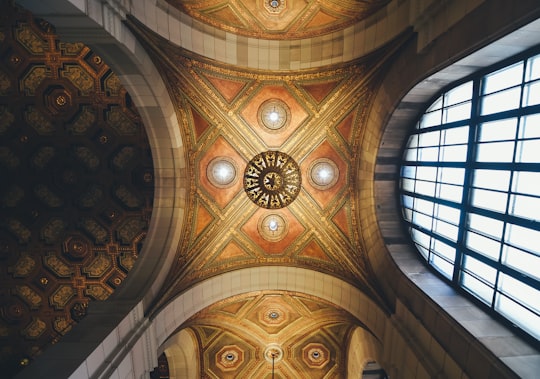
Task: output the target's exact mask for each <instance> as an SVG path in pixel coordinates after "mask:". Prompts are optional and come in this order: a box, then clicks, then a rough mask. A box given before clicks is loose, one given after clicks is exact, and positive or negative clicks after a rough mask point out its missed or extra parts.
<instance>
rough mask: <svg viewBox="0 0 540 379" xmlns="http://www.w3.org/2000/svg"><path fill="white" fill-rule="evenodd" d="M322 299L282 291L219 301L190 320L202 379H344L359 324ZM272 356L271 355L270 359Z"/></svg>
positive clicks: (190, 328)
mask: <svg viewBox="0 0 540 379" xmlns="http://www.w3.org/2000/svg"><path fill="white" fill-rule="evenodd" d="M355 323H357V321H356V320H355V319H354V317H352V316H351V315H350V314H348V313H347V312H345V311H343V310H340V309H338V308H336V307H335V306H333V305H331V304H329V303H326V302H324V301H322V300H320V299H317V298H313V297H309V296H306V295H303V294H295V293H288V292H282V291H275V292H266V291H265V292H258V293H248V294H244V295H241V296H235V297H232V298H229V299H226V300H224V301H221V302H218V303H216V304H214V305H212V306H210V307H208V308H207V309H205V310H203V311H201V312H199V313H197V314H196V315H194V316H193V317H192V318H191V319H190V320H188V321H186V323H185V324H184V326H183V328H187V330H189V331H190V332H191V333H192V335H193V336H194V338H195V340H196V341H197V345H198V348H199V355H200V356H201V357H202V363H203V364H202V365H200V367H199V368H200V375H199V377H201V378H216V379H218V378H219V379H225V378H227V379H229V378H230V379H233V378H271V377H272V376H271V371H272V359H271V354H272V353H274V354H275V355H274V371H275V373H274V376H273V377H274V378H276V379H278V378H279V379H281V378H295V379H300V378H304V379H313V378H344V377H345V376H346V373H347V371H346V367H347V366H346V357H345V355H344V351H345V350H343V349H342V346H343V345H344V344H346V343H347V340H348V339H349V335H350V332H351V331H352V330H354V329H355V328H356V327H358V326H359V325H357V324H355ZM269 354H270V356H269Z"/></svg>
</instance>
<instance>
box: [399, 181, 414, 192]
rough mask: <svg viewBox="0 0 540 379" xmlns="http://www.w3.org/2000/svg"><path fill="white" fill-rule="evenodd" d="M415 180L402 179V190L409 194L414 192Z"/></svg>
mask: <svg viewBox="0 0 540 379" xmlns="http://www.w3.org/2000/svg"><path fill="white" fill-rule="evenodd" d="M414 183H415V181H414V179H405V178H403V179H401V189H403V190H404V191H408V192H414Z"/></svg>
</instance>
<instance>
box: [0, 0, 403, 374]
mask: <svg viewBox="0 0 540 379" xmlns="http://www.w3.org/2000/svg"><path fill="white" fill-rule="evenodd" d="M169 3H170V4H171V5H173V6H174V7H176V8H177V10H178V11H181V12H184V13H186V14H188V15H189V16H191V17H192V18H193V19H194V20H196V22H197V23H199V25H200V26H201V27H204V25H210V26H213V27H216V28H218V29H220V30H222V31H224V32H225V31H226V32H230V33H234V34H237V35H238V36H247V37H257V38H265V39H280V40H289V39H290V40H292V39H298V38H306V37H317V36H320V37H321V38H324V36H327V35H329V34H330V33H331V32H333V31H337V30H343V29H344V28H347V27H349V26H351V25H352V24H353V23H355V22H358V21H359V20H361V19H363V18H365V17H367V16H368V15H372V14H373V13H375V12H376V11H377V10H379V9H381V7H383V6H384V5H385V4H386V3H388V1H386V0H385V1H381V0H373V1H349V0H346V1H318V0H281V1H266V0H264V1H263V0H260V1H256V2H255V1H248V0H246V1H228V0H227V1H223V0H207V1H188V0H186V1H181V0H169ZM11 17H12V18H9V17H6V16H4V17H3V19H2V42H3V43H2V48H1V54H2V61H1V66H0V69H1V70H0V75H1V76H0V90H1V91H2V92H1V93H0V95H1V100H2V103H1V104H0V105H1V108H0V112H3V113H2V120H1V122H0V133H1V134H0V137H1V142H2V144H1V147H0V160H1V163H2V164H3V166H2V170H3V171H2V173H3V175H4V176H11V177H12V178H13V179H12V180H10V181H9V184H10V185H9V186H6V185H2V196H3V199H4V200H3V203H2V211H3V212H6V213H3V220H4V223H3V226H2V232H1V233H2V234H1V236H2V249H3V250H2V251H1V254H2V256H1V257H0V258H2V259H3V261H2V267H3V271H2V273H1V275H2V276H1V278H2V293H1V295H2V296H3V297H2V301H3V305H2V307H3V308H2V309H3V311H2V324H1V325H2V327H1V328H0V332H1V333H0V338H7V339H6V341H7V340H9V341H12V342H10V344H12V346H13V347H12V349H11V351H9V352H8V351H6V350H5V349H4V351H3V354H4V357H5V360H4V363H5V364H6V365H8V366H9V365H13V362H15V365H17V364H19V365H20V364H21V362H23V361H21V359H31V358H32V356H33V354H34V355H35V354H38V353H39V351H40V350H41V349H43V348H45V346H46V345H47V344H48V343H52V342H55V341H56V340H58V339H59V338H61V335H62V334H64V333H65V331H66V330H67V329H68V328H69V325H70V323H72V322H74V321H76V317H75V315H78V313H77V310H76V308H75V307H76V306H78V307H83V309H84V307H86V305H87V304H88V301H91V300H102V299H105V298H107V297H108V296H109V295H110V294H111V293H112V292H113V291H114V289H115V288H116V287H117V286H118V285H120V284H121V282H122V280H123V279H124V278H125V276H126V275H127V274H128V272H129V269H130V268H131V267H132V266H133V264H134V262H135V258H136V256H137V254H138V251H139V248H140V244H141V243H143V237H144V232H145V230H146V228H147V224H148V219H149V215H150V213H151V209H152V208H151V205H152V204H151V196H152V183H153V181H152V175H151V161H150V158H151V157H150V155H149V153H148V143H147V141H146V137H145V136H144V133H142V132H141V131H142V124H141V123H140V120H139V117H138V115H137V113H136V110H135V108H134V105H133V104H132V103H131V101H130V98H129V95H128V94H126V93H125V91H124V90H123V89H122V87H121V85H120V84H119V82H118V80H116V79H115V75H114V73H112V72H111V71H110V70H109V69H108V67H107V66H106V62H102V61H101V58H100V57H99V56H97V55H95V54H94V53H93V52H92V51H91V50H90V49H88V48H87V47H85V46H84V45H77V44H63V43H60V42H58V39H57V38H58V37H57V36H56V35H54V32H53V30H52V29H45V30H44V29H43V28H44V27H46V28H47V27H49V26H48V25H47V24H46V23H39V22H37V21H33V20H32V18H31V16H30V15H25V16H23V17H22V18H21V19H19V18H20V17H21V16H20V15H19V16H13V15H12V16H11ZM18 17H19V18H18ZM127 24H128V26H129V27H130V28H131V30H132V31H133V33H134V34H135V35H136V36H137V37H138V38H139V40H140V41H141V42H142V44H143V45H144V46H145V48H146V50H147V52H148V53H149V55H150V56H151V57H152V58H153V60H154V64H155V65H156V67H157V68H158V70H159V71H160V73H161V75H162V76H163V79H164V81H165V82H166V83H167V85H168V91H169V94H170V96H171V98H172V100H173V103H174V105H175V108H176V115H177V118H178V122H179V125H180V130H179V133H180V134H181V135H182V140H183V142H184V145H185V147H186V151H187V152H188V156H186V157H185V158H186V161H187V162H188V167H187V176H188V178H189V181H190V185H189V193H188V194H187V195H186V196H187V201H188V204H189V206H188V208H187V211H186V214H185V217H186V220H187V221H188V222H185V223H184V225H187V226H186V227H185V228H184V230H182V233H181V241H180V243H179V245H178V246H179V248H178V250H177V254H176V259H175V260H174V263H173V265H172V266H171V268H170V272H169V274H168V276H167V279H166V281H165V285H164V286H163V288H162V290H161V292H160V295H159V296H158V298H159V300H158V301H157V302H156V303H155V304H154V306H153V310H151V312H155V311H157V310H159V309H160V308H161V307H162V306H164V305H165V304H167V303H168V302H169V301H171V300H172V299H173V298H174V297H175V296H177V295H178V294H180V293H182V292H183V291H185V290H186V289H187V288H189V287H190V286H193V285H194V284H196V283H199V282H201V281H203V280H205V279H207V278H209V277H212V276H215V275H218V274H220V273H223V272H225V271H231V270H236V269H239V268H246V267H253V266H258V265H282V266H294V267H302V268H307V269H311V270H316V271H320V272H324V273H328V274H331V275H335V276H337V277H339V278H341V279H344V280H346V281H348V282H350V283H351V284H353V285H354V286H356V287H358V288H360V289H362V290H363V291H364V292H365V293H366V294H367V295H368V296H370V297H371V298H372V299H373V300H374V301H375V302H376V303H378V304H379V306H381V307H382V308H383V309H385V308H386V304H385V300H384V299H382V298H380V297H379V295H378V294H379V291H378V290H377V287H378V284H377V282H376V280H375V277H374V275H373V274H372V271H371V268H370V264H369V261H368V259H367V257H366V255H365V254H364V249H363V244H362V241H361V240H360V237H359V235H358V231H357V225H358V210H357V209H358V204H359V202H363V201H371V200H370V199H364V198H363V194H362V193H360V192H359V191H358V189H357V188H356V186H355V183H356V182H357V179H358V178H357V172H358V171H359V167H360V165H361V164H362V162H361V161H360V160H359V152H358V149H359V146H360V144H361V142H362V141H363V139H365V138H370V136H369V134H368V133H367V132H366V130H365V128H364V125H365V123H366V115H367V111H368V109H369V107H370V103H371V101H372V98H373V96H374V93H375V91H376V89H377V86H378V83H379V79H380V77H381V73H383V72H384V69H385V63H386V62H387V61H388V59H389V57H390V56H391V55H392V53H393V52H394V51H395V49H396V48H397V47H398V46H399V41H398V42H396V43H391V44H389V45H387V46H386V47H384V48H382V49H379V50H378V51H376V52H374V53H372V54H370V55H368V56H365V57H362V58H360V59H358V60H357V61H354V62H351V63H350V64H347V65H333V66H327V67H325V68H320V69H317V70H312V69H310V70H299V71H296V72H293V71H287V72H271V71H264V70H246V69H244V68H241V67H234V66H229V65H224V64H221V63H218V62H215V61H211V60H208V59H204V58H202V57H200V56H196V55H194V54H192V53H191V52H189V51H187V50H184V49H182V48H180V47H178V46H174V45H172V44H170V43H169V42H168V41H166V40H164V39H162V38H161V37H159V36H157V35H155V34H154V33H153V32H151V31H149V30H147V29H146V28H145V26H144V25H142V24H140V23H139V22H138V21H137V20H135V19H128V21H127ZM7 42H9V43H7ZM36 49H38V50H36ZM62 99H63V100H62ZM9 120H11V121H9ZM47 157H49V158H50V162H51V163H50V164H51V166H50V167H46V166H47V164H49V163H47V162H48V161H47ZM15 162H19V164H18V165H17V164H16V163H15ZM10 165H11V166H13V165H15V166H13V167H11V166H10ZM16 170H22V171H21V172H22V173H24V175H20V177H18V178H15V177H14V176H13V174H14V172H16ZM70 180H74V181H75V182H71V181H70ZM77 180H79V181H77ZM4 183H5V182H4ZM87 192H90V194H87ZM17 194H18V195H17ZM99 194H101V197H100V196H98V195H99ZM17 199H19V201H20V203H17V202H15V200H17ZM10 201H11V202H10ZM17 204H22V205H20V206H18V205H17ZM55 204H56V205H55ZM25 228H26V229H25ZM25 236H26V237H25ZM78 304H81V305H78ZM21 314H22V315H21ZM62 322H63V324H62ZM62 325H63V326H62ZM356 327H362V325H360V324H359V322H358V320H356V319H354V318H353V317H352V316H350V315H349V314H347V313H346V312H344V311H343V310H341V309H338V308H336V307H335V306H332V305H331V304H328V303H326V302H324V301H322V300H321V299H319V298H316V297H308V296H306V295H302V294H295V293H289V292H284V291H276V292H264V293H247V294H245V295H242V296H238V297H235V298H232V299H226V300H223V301H221V302H219V303H216V304H215V305H214V306H212V307H210V308H209V309H206V310H204V311H203V312H200V313H199V314H197V315H195V316H193V317H192V318H191V319H190V320H189V321H188V322H187V323H186V324H185V325H184V328H186V330H189V331H190V333H192V335H193V338H194V339H195V340H196V341H197V343H198V346H199V352H200V362H199V363H200V367H201V375H205V376H206V377H215V378H228V377H230V378H233V377H239V376H241V377H263V374H262V371H261V370H265V369H267V368H268V352H269V351H274V350H271V348H272V346H274V347H275V346H277V347H279V349H278V350H280V351H281V353H280V354H282V355H281V356H280V359H279V361H278V362H276V375H277V376H276V377H283V378H285V377H294V378H299V377H305V378H330V377H344V375H345V372H346V371H345V356H344V354H345V353H344V352H345V348H346V345H347V338H348V336H349V333H350V332H351V331H352V330H353V329H354V328H356ZM58 328H60V329H58ZM18 330H21V331H23V332H24V331H26V334H25V333H23V335H22V337H21V335H20V333H19V332H17V331H18ZM32 333H33V336H32V335H30V334H32ZM20 341H22V342H20ZM269 349H270V350H269ZM26 363H28V362H26ZM239 373H241V374H239Z"/></svg>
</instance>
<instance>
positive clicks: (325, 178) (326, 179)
mask: <svg viewBox="0 0 540 379" xmlns="http://www.w3.org/2000/svg"><path fill="white" fill-rule="evenodd" d="M338 178H339V169H338V167H337V165H336V164H335V163H334V162H333V161H331V160H330V159H328V158H319V159H316V160H315V161H313V163H312V164H311V165H310V166H309V176H308V180H309V183H310V184H311V185H312V186H313V187H315V188H317V189H320V190H326V189H329V188H331V187H333V186H334V185H335V184H336V183H337V180H338Z"/></svg>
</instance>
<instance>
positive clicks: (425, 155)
mask: <svg viewBox="0 0 540 379" xmlns="http://www.w3.org/2000/svg"><path fill="white" fill-rule="evenodd" d="M438 160H439V148H438V147H424V148H422V149H418V161H420V162H437V161H438Z"/></svg>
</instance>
